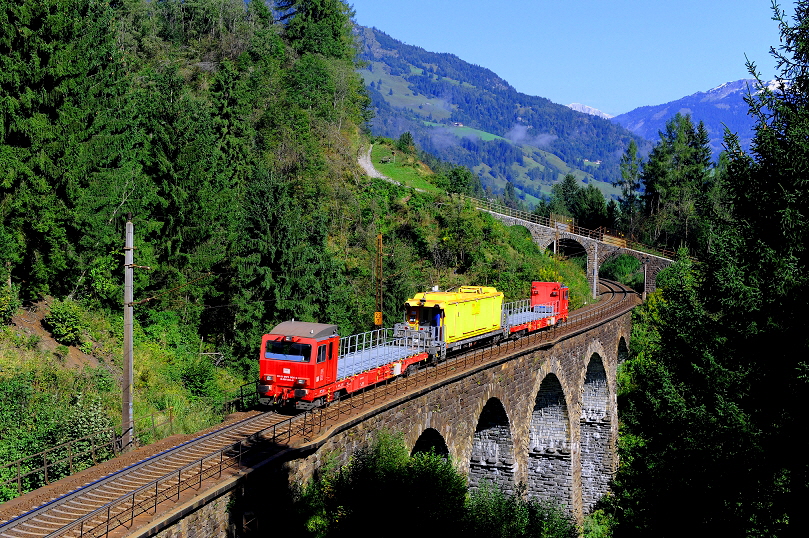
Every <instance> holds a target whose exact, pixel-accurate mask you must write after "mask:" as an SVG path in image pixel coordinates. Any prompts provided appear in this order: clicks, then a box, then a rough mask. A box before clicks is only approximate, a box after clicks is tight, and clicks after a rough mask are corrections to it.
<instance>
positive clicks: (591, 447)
mask: <svg viewBox="0 0 809 538" xmlns="http://www.w3.org/2000/svg"><path fill="white" fill-rule="evenodd" d="M581 392H582V394H581V437H580V446H581V491H582V508H583V509H584V512H585V513H586V512H589V511H591V510H592V509H593V507H594V506H595V503H596V502H597V501H598V500H599V499H600V498H601V497H602V496H603V495H604V494H605V493H607V489H608V486H609V481H610V477H611V471H612V416H613V413H612V412H611V409H610V395H609V387H608V384H607V372H606V369H605V368H604V362H603V361H602V358H601V356H600V355H599V354H598V353H593V354H592V355H591V356H590V360H589V361H588V364H587V372H586V374H585V377H584V383H583V384H582V389H581Z"/></svg>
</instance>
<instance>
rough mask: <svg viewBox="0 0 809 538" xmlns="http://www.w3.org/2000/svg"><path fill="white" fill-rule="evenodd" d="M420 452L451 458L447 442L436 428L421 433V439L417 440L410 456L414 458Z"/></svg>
mask: <svg viewBox="0 0 809 538" xmlns="http://www.w3.org/2000/svg"><path fill="white" fill-rule="evenodd" d="M419 452H427V453H429V452H435V453H436V454H438V455H439V456H443V457H445V458H446V457H449V448H448V447H447V442H446V441H445V440H444V436H443V435H441V434H440V433H439V432H438V430H436V429H435V428H427V429H426V430H424V431H423V432H421V435H419V438H418V439H416V443H415V444H414V445H413V450H411V451H410V455H411V456H412V455H414V454H418V453H419Z"/></svg>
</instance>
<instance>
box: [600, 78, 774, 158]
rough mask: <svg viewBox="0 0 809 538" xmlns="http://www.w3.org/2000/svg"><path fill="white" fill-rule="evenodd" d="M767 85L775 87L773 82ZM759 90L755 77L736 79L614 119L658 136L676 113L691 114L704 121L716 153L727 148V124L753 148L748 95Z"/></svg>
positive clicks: (651, 136) (636, 130) (649, 135)
mask: <svg viewBox="0 0 809 538" xmlns="http://www.w3.org/2000/svg"><path fill="white" fill-rule="evenodd" d="M765 85H767V86H768V87H770V88H773V82H769V83H765ZM756 91H757V82H756V80H755V79H741V80H732V81H729V82H724V83H722V84H720V85H718V86H715V87H714V88H711V89H710V90H708V91H702V92H696V93H693V94H691V95H687V96H685V97H682V98H680V99H677V100H675V101H670V102H668V103H663V104H660V105H650V106H642V107H639V108H636V109H634V110H631V111H629V112H627V113H625V114H619V115H618V116H615V118H613V120H612V121H613V122H615V123H618V124H620V125H622V126H624V127H626V128H627V129H629V130H630V131H632V132H633V133H635V134H636V135H639V136H642V137H644V138H646V139H647V140H656V139H658V138H659V134H658V133H660V132H663V131H665V129H666V122H667V121H669V120H670V119H671V118H672V117H673V116H674V115H675V114H677V113H680V114H690V115H691V117H692V120H693V121H694V123H697V122H699V121H702V122H704V124H705V128H706V129H707V131H708V136H709V138H710V146H711V150H712V151H713V153H714V156H716V155H718V154H719V152H720V151H722V149H723V148H724V146H723V144H724V138H723V137H724V132H725V128H726V127H727V128H728V129H730V131H731V132H733V133H736V134H738V135H739V139H740V142H741V145H742V148H743V149H747V148H749V146H750V142H751V140H752V137H753V125H754V120H753V118H752V117H751V116H750V115H749V114H748V111H749V110H748V109H749V107H748V105H747V103H746V102H745V100H744V98H745V97H746V96H747V94H748V92H756Z"/></svg>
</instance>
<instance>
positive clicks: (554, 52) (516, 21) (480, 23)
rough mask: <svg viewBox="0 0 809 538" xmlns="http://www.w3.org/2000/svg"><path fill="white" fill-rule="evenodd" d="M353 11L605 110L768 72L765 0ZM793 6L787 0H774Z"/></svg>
mask: <svg viewBox="0 0 809 538" xmlns="http://www.w3.org/2000/svg"><path fill="white" fill-rule="evenodd" d="M348 3H349V5H352V6H353V7H354V10H355V12H356V15H355V20H356V22H357V23H359V24H361V25H364V26H375V27H377V28H378V29H380V30H382V31H384V32H385V33H387V34H388V35H390V36H391V37H393V38H395V39H398V40H400V41H404V42H405V43H408V44H410V45H416V46H419V47H422V48H424V49H426V50H429V51H432V52H449V53H452V54H455V55H457V56H458V57H460V58H461V59H463V60H465V61H467V62H471V63H474V64H478V65H480V66H483V67H487V68H489V69H491V70H492V71H494V72H495V73H497V74H498V75H500V76H501V77H503V78H504V79H505V80H507V81H508V82H509V83H510V84H511V85H512V86H514V87H515V88H516V89H517V90H518V91H521V92H524V93H527V94H530V95H539V96H542V97H547V98H548V99H550V100H551V101H554V102H556V103H561V104H569V103H583V104H586V105H589V106H592V107H595V108H598V109H599V110H602V111H604V112H607V113H608V114H613V115H615V114H621V113H623V112H629V111H630V110H632V109H634V108H637V107H639V106H644V105H657V104H661V103H666V102H668V101H672V100H675V99H679V98H680V97H684V96H686V95H690V94H692V93H695V92H698V91H706V90H709V89H711V88H713V87H715V86H718V85H720V84H722V83H724V82H728V81H731V80H738V79H741V78H748V74H747V70H746V69H745V54H746V55H747V57H748V58H749V59H750V60H752V61H754V62H755V63H756V65H757V66H758V69H759V71H760V72H761V74H762V76H763V77H765V78H768V79H769V78H772V77H773V76H774V73H775V71H774V60H773V59H772V57H771V56H770V55H769V52H768V51H769V47H770V46H771V45H774V46H777V45H778V44H779V41H778V37H779V34H778V27H777V24H776V23H775V21H773V20H772V10H771V8H770V0H668V1H666V0H505V1H500V2H498V1H492V0H487V1H483V0H431V1H428V0H353V1H352V0H348ZM781 5H782V7H784V8H785V9H787V10H788V11H790V12H791V11H792V2H784V1H782V2H781Z"/></svg>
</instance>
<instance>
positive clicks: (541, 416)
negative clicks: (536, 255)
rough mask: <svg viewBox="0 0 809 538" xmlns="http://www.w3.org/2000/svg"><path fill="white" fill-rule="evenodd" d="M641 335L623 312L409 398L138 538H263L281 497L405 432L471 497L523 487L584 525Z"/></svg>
mask: <svg viewBox="0 0 809 538" xmlns="http://www.w3.org/2000/svg"><path fill="white" fill-rule="evenodd" d="M630 329H631V312H629V311H624V313H620V312H619V313H617V314H615V315H614V317H613V318H612V319H609V320H608V321H606V322H604V323H602V324H600V325H598V326H596V327H595V328H591V329H589V330H584V329H583V330H581V331H580V332H578V333H573V334H571V335H568V336H564V337H562V338H560V339H559V340H557V341H556V342H553V343H545V344H539V345H538V346H536V347H532V348H530V349H525V350H522V351H517V352H516V353H515V354H514V355H511V356H510V357H509V358H507V359H498V360H497V361H495V362H493V363H488V364H484V365H481V366H478V367H476V368H475V369H474V370H472V371H471V372H466V373H463V374H458V375H457V376H456V377H452V378H448V379H446V380H444V381H442V382H441V384H440V385H439V386H433V387H430V388H429V389H424V390H421V391H416V392H414V393H410V394H405V395H403V396H402V397H400V398H398V399H397V400H394V401H389V402H387V403H385V404H382V405H381V406H380V407H378V408H375V409H373V410H371V411H368V412H366V413H365V414H364V415H363V416H362V417H359V418H355V419H352V421H351V422H350V423H347V424H344V425H341V426H339V427H337V428H335V429H334V430H331V431H330V432H329V433H328V434H327V435H325V436H324V437H323V438H321V439H317V440H313V443H312V444H311V445H309V446H307V447H304V448H301V449H298V450H297V451H295V453H294V454H293V455H290V456H288V457H286V458H285V461H284V462H280V461H275V462H270V463H267V464H265V465H263V466H262V467H258V468H254V469H252V470H251V471H250V472H248V473H247V475H246V476H242V477H241V478H239V479H238V480H236V481H234V482H233V486H232V487H230V488H227V487H219V489H218V490H216V491H214V492H209V493H208V494H207V498H205V499H202V500H198V501H197V502H196V504H194V505H189V507H190V508H189V507H186V509H185V511H184V512H183V511H179V512H176V513H175V515H174V516H171V517H169V516H167V519H166V518H164V520H163V521H162V522H157V523H154V524H152V525H150V526H149V529H147V528H143V529H141V530H139V531H138V532H136V533H133V534H131V536H144V537H145V536H155V535H159V536H163V537H170V536H194V535H206V536H223V537H224V536H233V535H240V536H241V535H245V534H244V533H242V532H240V531H239V532H237V531H235V530H234V529H235V527H239V528H244V529H247V528H248V527H250V528H252V529H260V532H259V533H258V535H262V534H261V533H263V532H264V531H265V530H267V529H269V528H273V526H272V523H271V521H272V520H271V518H272V517H275V518H277V517H278V515H277V513H275V515H274V516H273V515H271V514H272V513H273V512H274V511H273V510H272V508H273V507H274V506H278V504H277V502H276V501H275V500H273V498H272V497H271V495H273V494H272V493H271V491H275V490H277V489H283V484H302V483H305V482H306V481H307V480H308V478H309V477H311V476H312V475H313V473H315V472H316V471H317V469H319V468H321V467H322V466H323V465H324V464H325V462H327V461H337V462H339V463H342V462H345V461H347V460H348V457H349V456H350V454H351V453H352V452H353V451H354V450H356V449H358V448H360V447H362V446H366V445H367V444H368V443H369V442H370V441H371V440H372V439H373V438H374V436H375V434H376V432H378V431H380V430H387V431H390V432H401V433H402V434H403V435H404V438H405V441H406V443H407V446H408V449H410V450H411V451H412V452H416V451H421V450H428V449H429V448H430V447H435V449H436V450H437V451H438V452H443V453H447V454H449V456H450V458H451V461H453V462H455V463H456V465H457V466H458V468H459V469H460V470H461V471H462V472H463V473H465V474H467V476H468V478H469V484H470V486H471V487H477V486H479V485H480V484H481V483H482V482H483V481H484V480H489V481H492V482H494V483H496V484H498V485H500V486H501V487H502V488H503V489H504V490H506V491H510V492H513V491H516V490H517V488H518V487H519V486H520V485H522V486H524V487H525V491H526V494H527V495H528V496H530V497H533V498H537V499H541V500H550V501H552V502H554V503H558V504H561V505H564V506H566V507H567V510H568V511H569V512H570V513H571V515H572V516H573V517H574V518H576V519H577V520H579V521H581V518H582V517H583V515H585V514H587V513H588V512H589V511H591V510H592V509H593V507H594V505H595V503H596V502H597V501H598V499H599V498H600V497H601V496H602V495H603V494H604V493H606V492H607V487H608V483H609V481H610V479H611V478H612V476H613V473H614V472H615V469H616V466H617V458H616V453H615V445H616V440H617V412H616V369H617V366H618V364H619V362H621V361H622V360H623V359H624V357H625V356H626V354H627V352H628V348H627V343H628V342H629V336H630ZM279 476H280V477H281V478H280V480H281V482H274V479H273V478H272V477H275V480H278V477H279ZM270 483H275V484H276V485H277V484H281V487H277V486H276V487H273V488H271V487H268V484H270ZM172 517H173V519H171V518H172ZM234 522H236V523H234ZM228 525H229V528H230V530H222V529H225V527H227V526H228ZM216 528H219V529H220V530H219V531H216V530H215V529H216ZM203 530H204V532H202V531H203ZM247 534H250V533H247Z"/></svg>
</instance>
